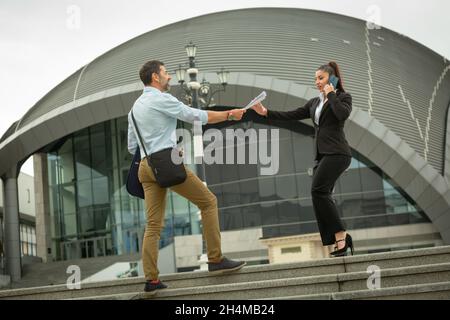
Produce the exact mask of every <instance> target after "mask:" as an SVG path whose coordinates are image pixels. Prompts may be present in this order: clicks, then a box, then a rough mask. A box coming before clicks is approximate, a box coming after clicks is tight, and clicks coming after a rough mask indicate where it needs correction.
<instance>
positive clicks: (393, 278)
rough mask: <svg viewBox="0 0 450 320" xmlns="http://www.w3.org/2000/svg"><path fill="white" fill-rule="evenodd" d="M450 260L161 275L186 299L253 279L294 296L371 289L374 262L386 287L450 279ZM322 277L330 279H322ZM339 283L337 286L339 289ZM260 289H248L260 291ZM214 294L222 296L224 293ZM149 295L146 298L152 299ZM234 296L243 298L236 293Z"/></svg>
mask: <svg viewBox="0 0 450 320" xmlns="http://www.w3.org/2000/svg"><path fill="white" fill-rule="evenodd" d="M449 263H450V246H444V247H433V248H425V249H414V250H404V251H395V252H387V253H376V254H368V255H358V256H349V257H339V258H330V259H321V260H315V261H306V262H297V263H288V264H271V265H257V266H248V267H244V268H243V269H241V270H240V271H239V272H236V273H231V274H228V275H219V276H212V275H210V274H209V273H208V272H205V271H197V272H185V273H176V274H167V275H162V276H161V280H162V281H164V282H165V283H166V284H167V285H168V286H169V289H166V290H163V292H174V291H173V290H178V289H179V290H181V291H175V293H174V297H180V298H181V297H183V298H182V299H188V298H187V297H188V296H191V295H193V293H192V292H191V293H189V292H190V291H186V290H194V291H193V292H197V293H195V294H194V295H196V294H197V295H200V296H201V295H202V291H196V290H197V289H198V288H214V287H219V288H238V289H236V290H235V291H237V292H238V293H239V291H240V290H244V289H243V288H245V286H246V285H248V284H251V283H257V284H259V283H273V284H277V283H281V284H283V285H284V286H285V287H289V283H286V281H287V280H289V281H294V280H295V281H294V283H295V285H296V286H297V287H299V288H296V289H295V290H293V292H292V294H286V293H284V294H283V295H284V296H287V295H294V296H297V295H302V294H322V293H329V292H339V291H355V290H363V289H367V277H368V276H369V274H368V273H367V267H369V266H377V267H379V268H380V269H381V286H382V287H383V288H384V287H391V286H402V285H407V284H411V281H415V282H414V283H416V284H420V283H426V282H430V283H435V282H441V281H447V280H448V279H450V270H449V268H448V264H449ZM427 268H428V269H427ZM419 278H420V279H421V280H419ZM293 279H294V280H293ZM310 279H314V280H313V282H314V281H318V284H320V285H319V286H318V287H317V288H316V291H314V290H313V289H312V288H310V287H314V284H311V283H308V282H307V281H308V280H309V281H312V280H310ZM323 279H327V280H326V281H321V280H323ZM273 281H275V282H273ZM277 281H278V282H277ZM298 281H300V282H298ZM302 281H303V282H302ZM305 281H306V282H305ZM143 286H144V278H143V277H136V278H127V279H118V280H112V281H103V282H91V283H82V284H81V289H80V290H69V289H68V288H67V287H66V285H65V284H62V285H53V286H44V287H34V288H23V289H13V290H0V299H76V298H84V299H87V298H92V297H104V298H108V297H109V296H117V298H118V299H119V298H127V299H128V298H130V297H134V298H142V297H141V296H140V295H139V294H138V293H140V294H141V295H142V290H143ZM220 286H221V287H220ZM236 286H237V287H236ZM239 286H240V287H239ZM336 286H338V287H337V288H336ZM261 288H264V287H261ZM261 288H259V289H258V288H253V289H254V290H253V289H252V290H250V289H249V290H250V291H252V292H253V293H255V292H257V291H258V290H260V289H261ZM182 289H185V290H184V291H183V290H182ZM198 290H200V289H198ZM202 290H203V289H202ZM163 292H158V298H164V297H166V296H165V294H163ZM223 292H224V294H228V295H229V294H230V293H229V292H233V290H231V291H229V290H228V291H227V290H224V291H223ZM238 293H237V294H238ZM253 293H252V294H253ZM161 294H163V296H161ZM215 294H216V296H220V297H222V296H223V294H221V293H220V292H219V293H215ZM121 295H122V296H121ZM238 295H239V294H238ZM147 296H149V295H147ZM147 296H145V297H143V298H147ZM239 296H240V295H239ZM271 296H273V297H276V296H277V295H276V294H275V292H273V294H272V295H271ZM185 297H186V298H185ZM258 297H260V295H259V294H256V293H255V295H254V297H252V296H245V295H244V296H242V297H241V298H242V299H247V298H250V299H257V298H258ZM167 298H170V296H167ZM202 298H203V297H202ZM206 298H208V297H206ZM228 298H229V297H228ZM218 299H219V298H218ZM220 299H227V297H225V298H220ZM233 299H239V298H238V297H237V296H233Z"/></svg>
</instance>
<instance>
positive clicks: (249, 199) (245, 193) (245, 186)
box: [240, 179, 260, 204]
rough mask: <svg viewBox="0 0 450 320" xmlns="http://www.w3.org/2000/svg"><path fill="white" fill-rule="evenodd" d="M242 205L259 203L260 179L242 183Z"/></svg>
mask: <svg viewBox="0 0 450 320" xmlns="http://www.w3.org/2000/svg"><path fill="white" fill-rule="evenodd" d="M240 190H241V204H248V203H254V202H259V201H260V198H259V190H258V179H252V180H247V181H242V182H241V183H240Z"/></svg>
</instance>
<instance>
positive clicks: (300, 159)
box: [280, 134, 314, 172]
mask: <svg viewBox="0 0 450 320" xmlns="http://www.w3.org/2000/svg"><path fill="white" fill-rule="evenodd" d="M293 136H294V139H293V141H292V143H293V149H294V150H293V151H294V153H293V154H294V160H295V168H296V170H297V172H307V171H308V169H309V168H312V167H313V166H314V163H313V161H314V154H313V151H314V146H313V139H312V138H311V137H307V136H303V135H300V134H294V135H293ZM280 155H281V153H280Z"/></svg>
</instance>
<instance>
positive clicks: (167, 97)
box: [128, 87, 208, 159]
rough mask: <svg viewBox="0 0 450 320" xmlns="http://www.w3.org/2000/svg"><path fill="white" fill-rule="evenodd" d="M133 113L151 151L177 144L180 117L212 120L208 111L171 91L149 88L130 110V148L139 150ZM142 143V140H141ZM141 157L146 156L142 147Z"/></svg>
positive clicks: (146, 146) (193, 119)
mask: <svg viewBox="0 0 450 320" xmlns="http://www.w3.org/2000/svg"><path fill="white" fill-rule="evenodd" d="M131 112H133V114H134V118H135V120H136V123H137V126H138V128H139V132H140V134H141V137H142V140H143V141H144V145H145V149H146V151H147V154H148V155H150V154H152V153H154V152H157V151H160V150H162V149H166V148H171V147H174V146H176V131H175V130H176V128H177V119H179V120H181V121H185V122H190V123H193V122H194V121H201V122H202V124H206V123H207V122H208V113H207V112H206V111H204V110H199V109H195V108H191V107H189V106H187V105H185V104H184V103H182V102H180V101H179V100H178V99H177V98H175V97H174V96H172V95H171V94H168V93H163V92H161V91H159V90H158V89H156V88H153V87H145V88H144V91H143V92H142V95H141V96H140V97H139V98H138V99H137V100H136V101H135V103H134V105H133V107H132V108H131V111H130V112H129V113H128V151H129V152H130V153H131V154H134V153H135V152H136V148H137V146H138V141H139V140H138V139H139V138H138V137H137V136H136V134H135V130H134V125H133V120H132V118H131ZM139 146H141V143H140V142H139ZM140 151H141V159H142V158H144V157H145V153H144V150H143V149H142V146H141V148H140Z"/></svg>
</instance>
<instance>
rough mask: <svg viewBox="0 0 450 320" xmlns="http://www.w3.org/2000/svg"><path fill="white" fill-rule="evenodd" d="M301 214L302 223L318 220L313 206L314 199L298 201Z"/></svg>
mask: <svg viewBox="0 0 450 320" xmlns="http://www.w3.org/2000/svg"><path fill="white" fill-rule="evenodd" d="M298 206H299V214H300V220H301V221H314V220H316V215H315V214H314V207H313V204H312V199H311V198H308V199H300V200H299V201H298Z"/></svg>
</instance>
